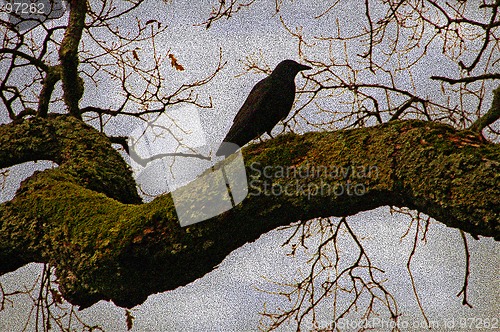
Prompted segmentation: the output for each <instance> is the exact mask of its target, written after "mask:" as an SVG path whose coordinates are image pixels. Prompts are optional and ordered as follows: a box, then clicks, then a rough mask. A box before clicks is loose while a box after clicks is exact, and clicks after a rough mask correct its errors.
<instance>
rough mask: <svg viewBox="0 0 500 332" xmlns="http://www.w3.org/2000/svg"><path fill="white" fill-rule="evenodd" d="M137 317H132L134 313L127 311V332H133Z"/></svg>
mask: <svg viewBox="0 0 500 332" xmlns="http://www.w3.org/2000/svg"><path fill="white" fill-rule="evenodd" d="M134 319H135V317H134V316H132V313H131V312H130V311H129V310H125V320H126V321H127V331H130V330H132V327H133V326H134Z"/></svg>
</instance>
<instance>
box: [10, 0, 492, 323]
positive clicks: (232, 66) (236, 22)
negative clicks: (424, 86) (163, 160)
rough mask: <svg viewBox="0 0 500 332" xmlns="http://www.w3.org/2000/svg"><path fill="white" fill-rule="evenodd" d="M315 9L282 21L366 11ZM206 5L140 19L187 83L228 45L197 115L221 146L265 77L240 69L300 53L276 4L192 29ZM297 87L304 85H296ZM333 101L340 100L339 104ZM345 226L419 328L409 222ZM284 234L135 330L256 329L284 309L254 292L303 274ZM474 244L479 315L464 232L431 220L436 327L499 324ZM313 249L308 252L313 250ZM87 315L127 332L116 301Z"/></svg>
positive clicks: (161, 300)
mask: <svg viewBox="0 0 500 332" xmlns="http://www.w3.org/2000/svg"><path fill="white" fill-rule="evenodd" d="M200 3H203V4H205V3H208V1H200ZM306 3H307V5H305V4H306ZM311 3H316V2H312V1H307V2H306V1H296V2H294V3H292V4H291V5H290V6H289V7H287V6H284V7H283V8H284V9H283V12H282V15H283V17H284V19H285V21H286V22H291V23H293V24H302V25H304V29H305V30H311V31H320V29H326V27H328V24H332V23H331V22H333V21H334V19H335V18H339V19H341V20H342V21H343V22H344V23H343V24H345V27H346V28H347V29H349V25H350V24H353V25H355V24H357V22H356V19H355V17H356V16H357V15H358V14H359V12H360V11H361V9H359V8H352V10H351V11H348V10H346V11H344V12H342V15H340V14H338V16H337V17H331V16H330V17H327V18H325V19H323V20H311V19H310V18H311V16H312V15H314V14H319V13H320V9H321V7H315V5H312V4H311ZM203 4H202V5H199V6H197V7H193V5H192V2H191V1H173V4H168V5H165V4H164V2H163V1H153V4H151V6H150V7H147V9H145V10H144V11H143V14H141V15H144V20H147V19H149V18H150V17H154V18H157V19H159V20H160V21H161V22H163V23H164V24H167V25H168V26H169V30H168V31H169V33H168V34H167V35H166V36H165V38H164V39H162V40H161V41H160V45H162V47H163V48H164V49H165V50H168V49H170V50H171V53H173V54H175V55H176V57H177V58H178V60H179V61H180V62H181V63H182V64H183V65H184V67H185V68H186V71H185V72H186V73H185V75H186V79H187V78H189V77H197V75H201V74H203V73H206V72H207V70H210V69H213V68H214V66H215V65H216V60H217V57H218V53H219V49H220V48H222V50H223V54H224V58H225V59H226V60H227V61H228V65H227V67H226V69H224V70H223V71H222V72H221V73H220V74H219V76H218V77H217V78H216V79H215V80H214V82H213V83H212V84H210V85H209V86H207V87H206V88H204V91H203V92H204V93H206V95H209V96H212V98H213V102H214V107H213V109H209V110H206V111H204V113H202V114H201V117H202V124H203V127H204V130H205V132H206V133H207V135H208V137H209V139H210V140H211V141H213V142H218V141H220V140H222V138H223V137H224V135H225V132H226V131H227V130H228V128H229V126H230V123H231V119H232V117H233V116H234V115H235V114H236V112H237V110H238V109H239V107H240V106H241V104H242V103H243V101H244V99H245V97H246V95H247V94H248V92H249V91H250V89H251V87H252V86H253V85H254V84H255V83H256V82H257V81H258V80H259V79H261V78H262V77H263V76H262V75H256V74H251V75H244V76H238V77H237V74H240V73H242V72H243V67H242V64H241V61H242V60H244V59H245V57H246V56H249V55H253V54H258V53H259V52H261V53H262V54H263V57H264V58H265V59H266V60H267V61H268V63H269V64H270V65H272V66H274V65H276V64H277V63H278V62H279V61H281V60H283V59H286V58H292V59H295V60H300V59H298V57H297V51H296V44H295V43H294V41H293V40H291V39H290V38H289V35H288V34H287V33H286V32H285V31H284V29H283V28H282V26H281V24H280V22H279V18H278V17H277V16H273V8H274V1H261V2H259V3H258V4H256V5H254V6H253V7H251V9H249V10H243V11H242V12H241V13H239V14H236V15H235V17H234V18H232V19H230V20H228V21H226V20H223V21H221V22H217V23H215V24H214V25H213V27H212V28H210V29H208V30H207V29H205V28H204V27H193V24H194V23H199V22H202V21H203V20H204V19H206V17H207V15H208V13H209V6H207V5H203ZM299 9H300V10H299ZM124 24H126V22H124ZM318 56H319V55H318ZM431 65H432V66H431ZM434 65H435V63H432V64H430V65H429V66H428V67H427V68H421V70H417V72H418V73H420V74H421V75H422V76H426V75H427V76H428V75H429V73H430V72H431V71H432V70H433V68H436V67H435V66H434ZM438 67H439V69H436V70H439V71H442V70H443V68H446V65H445V64H443V65H442V66H438ZM433 74H434V72H433ZM297 81H298V83H299V84H300V79H298V80H297ZM432 89H433V88H432V87H429V92H428V93H429V94H432V93H433V90H432ZM106 98H107V100H106V102H110V103H111V104H112V103H113V102H112V97H110V96H109V95H106ZM102 99H103V94H102V87H98V88H97V89H96V90H94V91H92V89H91V88H89V89H88V90H87V94H86V95H85V99H84V101H83V102H82V104H85V103H90V102H95V101H99V100H102ZM110 99H111V101H110ZM103 102H104V101H103ZM328 102H329V103H333V104H335V101H328ZM2 115H4V114H2ZM133 127H134V124H127V123H125V124H123V123H117V124H116V126H115V127H111V128H109V130H110V132H114V133H121V134H125V135H126V134H128V133H130V131H131V130H132V129H133ZM50 166H51V164H50V163H44V162H39V163H38V164H37V165H35V166H34V167H35V168H43V167H50ZM33 169H34V168H33V166H27V165H24V166H20V167H14V168H13V169H12V172H11V174H12V176H11V177H10V178H9V179H8V182H6V185H5V186H4V190H3V191H2V195H1V199H2V200H3V201H5V200H8V199H10V198H11V197H12V195H13V192H14V191H15V189H16V187H17V186H18V183H19V181H20V177H21V176H27V175H28V174H29V172H32V171H33ZM348 221H349V223H350V224H351V225H352V227H353V228H354V229H355V231H356V232H358V234H359V235H360V236H364V237H365V240H364V243H365V246H366V249H367V251H368V254H369V255H370V258H371V259H372V261H373V262H374V263H375V264H378V266H380V267H381V268H382V269H384V270H385V271H386V278H387V282H386V286H387V288H388V289H389V290H390V291H391V292H392V294H393V295H394V296H395V297H396V299H397V301H398V304H399V309H400V312H402V314H403V316H402V319H405V320H407V321H409V322H411V323H412V324H414V323H415V322H417V323H421V322H422V316H421V314H420V311H419V309H418V306H417V304H416V301H415V297H414V295H413V293H412V288H411V284H410V280H409V277H408V274H407V271H406V260H407V257H408V255H409V253H410V252H411V245H412V242H411V239H413V235H412V234H410V236H408V237H406V238H405V239H403V240H400V237H401V236H402V235H403V234H404V233H405V231H406V229H407V227H408V225H409V219H408V217H404V216H402V215H397V214H396V215H391V214H390V213H389V208H388V207H383V208H379V209H377V210H374V211H369V212H365V213H360V214H358V215H356V216H353V217H350V218H348ZM413 231H414V229H413V230H412V232H413ZM287 234H289V233H288V232H287V231H272V232H270V233H267V234H264V235H262V236H261V237H260V238H259V239H258V240H257V241H256V242H254V243H249V244H247V245H245V246H243V247H241V248H239V249H238V250H236V251H234V252H233V253H232V254H230V255H229V256H228V257H227V258H226V259H225V260H224V261H223V262H222V263H221V264H220V266H219V267H218V268H217V269H215V270H214V271H213V272H211V273H209V274H207V275H206V276H204V277H203V278H201V279H199V280H197V281H195V282H193V283H191V284H189V285H187V286H185V287H180V288H178V289H176V290H174V291H170V292H166V293H162V294H155V295H151V296H150V297H149V298H148V300H147V301H146V302H145V303H144V304H142V305H140V306H137V307H136V308H134V309H133V310H132V314H133V315H134V316H135V317H136V319H135V321H134V329H133V331H255V330H257V329H258V326H259V320H260V316H259V312H261V311H263V309H264V304H265V303H266V307H267V308H268V309H269V310H272V309H274V308H276V307H277V306H279V305H284V304H285V303H284V302H283V298H280V297H277V296H272V295H269V294H266V293H264V292H262V291H259V290H258V289H267V290H272V289H273V286H272V283H271V282H270V281H269V280H274V281H286V280H293V278H294V277H296V276H297V275H298V274H299V271H307V265H306V263H305V260H306V259H307V255H306V254H304V255H299V256H300V257H296V258H294V257H290V256H287V255H286V254H287V253H288V252H289V250H290V249H289V248H283V247H282V246H281V244H282V243H283V242H284V241H285V240H286V238H287ZM346 246H347V244H346ZM469 247H470V251H471V277H470V282H469V302H470V303H471V304H472V305H473V306H474V308H473V309H469V308H467V307H464V306H463V305H462V304H461V298H457V297H456V294H457V293H458V292H459V291H460V289H461V287H462V282H463V275H464V264H465V260H464V249H463V244H462V240H461V237H460V234H459V232H458V231H457V230H456V229H451V228H448V227H445V226H443V225H442V224H440V223H438V222H433V223H432V224H431V227H430V230H429V234H428V236H427V243H426V244H423V243H422V244H421V246H419V247H418V249H417V252H416V256H415V257H414V259H413V263H412V267H413V271H414V276H415V280H416V284H417V288H418V291H419V294H420V297H421V299H422V302H423V303H422V304H423V307H424V309H425V310H426V313H427V315H428V317H429V319H430V320H431V321H435V322H437V324H439V328H437V329H435V331H446V329H445V328H444V323H445V321H446V320H451V319H452V318H454V319H458V318H463V317H475V318H481V319H493V318H495V317H496V318H497V319H498V313H499V312H500V310H499V309H500V306H499V303H500V301H499V297H500V294H499V292H500V290H499V289H500V287H499V286H500V278H499V276H498V271H499V268H500V259H499V257H500V255H499V249H498V248H499V247H498V245H497V244H496V243H495V242H494V241H493V240H491V239H484V238H483V239H481V240H479V241H476V240H473V239H471V238H470V237H469ZM346 248H348V247H346ZM310 250H311V252H312V251H314V248H310ZM39 271H40V266H39V265H36V264H30V265H28V266H25V267H23V268H21V269H19V270H18V271H16V272H13V273H9V274H7V275H4V276H1V277H0V282H2V285H3V286H4V288H5V290H6V291H9V290H15V289H18V288H23V287H29V286H30V285H31V283H32V282H33V280H34V279H35V278H36V277H37V273H38V272H39ZM30 305H31V302H30V301H29V300H27V299H26V298H24V300H21V299H20V298H18V300H17V301H15V303H14V304H13V307H12V308H10V307H9V308H7V309H6V310H5V311H3V312H0V331H21V330H22V327H23V326H24V322H25V321H26V317H27V315H28V313H29V308H30ZM82 316H83V317H84V319H85V320H86V321H87V322H91V323H92V324H99V325H101V326H103V327H104V328H105V330H106V331H126V326H125V316H124V310H123V309H121V308H117V307H116V306H114V305H113V304H112V303H108V302H99V303H98V304H96V305H94V306H93V307H91V308H89V309H86V310H84V311H83V312H82ZM328 318H329V313H328V312H323V313H322V316H321V317H320V320H321V322H322V323H323V326H326V324H328ZM28 330H30V329H28ZM381 330H384V329H381ZM465 330H467V329H464V331H465ZM449 331H451V330H449Z"/></svg>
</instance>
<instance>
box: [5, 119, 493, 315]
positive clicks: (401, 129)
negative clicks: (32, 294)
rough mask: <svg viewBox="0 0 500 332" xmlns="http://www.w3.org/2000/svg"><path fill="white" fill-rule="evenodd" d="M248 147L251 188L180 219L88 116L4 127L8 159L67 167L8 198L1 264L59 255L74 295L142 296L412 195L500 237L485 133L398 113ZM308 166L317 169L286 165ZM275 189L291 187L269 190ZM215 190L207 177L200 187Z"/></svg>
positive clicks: (451, 218) (461, 224) (68, 293)
mask: <svg viewBox="0 0 500 332" xmlns="http://www.w3.org/2000/svg"><path fill="white" fill-rule="evenodd" d="M243 156H244V159H245V166H246V171H247V176H248V179H249V183H250V184H251V187H250V194H249V195H248V197H247V198H246V199H245V200H244V201H243V202H242V203H241V204H239V205H238V206H237V207H235V208H233V209H231V210H229V211H227V212H225V213H223V214H221V215H219V216H217V217H214V218H212V219H210V220H207V221H203V222H200V223H197V224H194V225H190V226H188V227H180V226H179V222H178V217H177V214H176V211H175V206H174V203H173V200H172V197H171V195H170V194H167V195H164V196H161V197H158V198H156V199H155V200H153V201H152V202H150V203H148V204H140V200H139V197H138V195H137V193H136V189H135V183H134V181H133V178H132V176H131V172H130V170H129V169H128V167H127V165H126V164H125V162H124V160H123V159H122V158H121V157H120V155H119V154H118V152H117V151H116V150H114V149H113V148H112V147H111V143H110V141H109V139H108V138H107V137H106V136H105V135H103V134H101V133H99V132H97V131H96V130H95V129H93V128H92V127H90V126H88V125H86V124H84V123H83V122H82V121H81V120H79V119H77V118H75V117H72V116H49V117H48V118H32V119H29V120H23V121H20V122H17V123H10V124H6V125H2V126H0V167H8V166H12V165H15V164H18V163H21V162H25V161H30V160H40V159H48V160H52V161H54V162H56V163H57V164H58V165H59V167H57V168H55V169H49V170H45V171H43V172H38V173H35V174H34V175H33V176H31V177H30V178H28V179H27V180H25V181H23V182H22V184H21V187H20V188H19V190H18V192H17V193H16V196H15V198H14V199H12V200H11V201H9V202H5V203H3V204H1V205H0V274H3V273H6V272H9V271H13V270H15V269H17V268H19V267H21V266H23V265H24V264H27V263H29V262H46V263H50V264H51V265H52V266H54V267H55V268H56V274H57V276H58V282H59V285H60V290H61V292H62V294H63V296H64V297H65V298H66V299H67V300H68V301H69V302H71V303H73V304H75V305H80V306H81V307H88V306H90V305H92V304H94V303H96V302H97V301H99V300H113V301H114V302H115V304H117V305H119V306H123V307H132V306H135V305H137V304H140V303H142V302H143V301H144V300H145V299H146V298H147V296H148V295H150V294H153V293H157V292H162V291H166V290H171V289H175V288H176V287H179V286H182V285H186V284H188V283H190V282H192V281H193V280H195V279H197V278H200V277H202V276H203V275H205V274H206V273H208V272H210V271H211V270H213V269H214V267H215V266H216V265H217V264H219V263H220V262H221V261H222V260H223V259H224V257H225V256H227V255H228V254H229V253H230V252H231V251H233V250H235V249H236V248H238V247H240V246H242V245H243V244H245V243H247V242H250V241H254V240H255V239H257V238H258V237H259V236H260V235H261V234H263V233H265V232H267V231H269V230H272V229H274V228H276V227H278V226H280V225H287V224H290V223H292V222H295V221H298V220H309V219H312V218H317V217H329V216H338V217H340V216H349V215H354V214H356V213H358V212H360V211H367V210H371V209H374V208H376V207H379V206H385V205H391V206H399V207H403V206H405V207H409V208H411V209H416V210H418V211H420V212H423V213H426V214H428V215H429V216H431V217H433V218H435V219H436V220H438V221H440V222H442V223H444V224H446V225H448V226H450V227H455V228H459V229H461V230H464V231H466V232H468V233H470V234H472V235H473V236H475V237H477V236H479V235H481V236H487V237H494V238H495V239H496V240H499V239H500V225H499V219H500V217H499V216H500V147H499V145H498V144H492V143H489V142H486V141H484V139H483V138H482V137H481V136H480V134H478V133H474V132H472V131H457V130H455V129H453V128H452V127H450V126H447V125H443V124H439V123H433V122H423V121H416V120H412V121H392V122H389V123H387V124H383V125H379V126H375V127H369V128H362V129H353V130H342V131H336V132H317V133H307V134H304V135H296V134H285V135H280V136H278V137H277V138H275V139H272V140H269V141H266V142H263V143H260V144H255V145H250V146H248V147H247V148H245V149H243ZM301 169H302V170H308V172H309V173H307V174H306V175H304V173H293V172H291V173H290V174H285V175H284V173H283V172H280V170H281V171H282V170H286V171H290V170H292V171H293V170H301ZM264 170H266V172H265V173H264ZM313 170H314V171H313ZM332 170H341V172H340V173H336V174H333V173H328V172H331V171H332ZM346 170H349V172H350V173H344V172H345V171H346ZM195 181H196V180H195ZM264 186H267V187H264ZM266 188H267V189H269V188H288V191H287V192H286V193H281V194H280V195H273V194H269V195H266V191H265V189H266ZM304 188H306V190H304ZM324 188H326V189H332V188H333V189H332V190H326V189H325V190H324V191H321V190H322V189H324ZM335 188H337V189H338V188H344V189H346V188H351V193H349V192H348V191H347V190H345V191H344V192H343V193H340V192H339V191H336V190H335ZM355 188H364V189H363V192H362V193H361V194H360V193H357V194H356V193H353V191H354V190H355ZM313 189H314V190H315V191H314V190H313ZM211 190H212V189H211V188H210V187H206V186H199V191H200V192H193V195H205V196H206V195H212V194H213V193H212V192H211ZM259 192H260V194H258V193H259ZM268 193H269V192H268ZM194 197H196V196H194ZM198 197H200V196H198Z"/></svg>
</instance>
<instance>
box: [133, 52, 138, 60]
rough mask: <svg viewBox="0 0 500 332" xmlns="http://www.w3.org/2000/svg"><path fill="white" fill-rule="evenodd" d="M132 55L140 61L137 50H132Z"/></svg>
mask: <svg viewBox="0 0 500 332" xmlns="http://www.w3.org/2000/svg"><path fill="white" fill-rule="evenodd" d="M132 55H133V56H134V59H136V60H137V61H139V56H138V55H137V52H136V51H135V50H133V51H132Z"/></svg>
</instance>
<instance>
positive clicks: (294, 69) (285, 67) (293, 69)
mask: <svg viewBox="0 0 500 332" xmlns="http://www.w3.org/2000/svg"><path fill="white" fill-rule="evenodd" d="M307 69H312V68H311V67H309V66H305V65H301V64H300V63H298V62H295V61H293V60H284V61H281V62H280V63H279V64H278V65H277V66H276V68H275V69H274V70H273V72H272V74H271V75H273V76H276V77H279V78H282V79H289V80H293V79H294V78H295V75H297V73H298V72H299V71H302V70H307Z"/></svg>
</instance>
